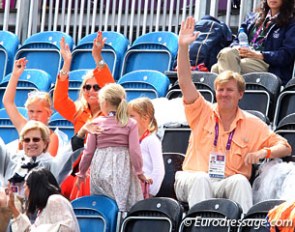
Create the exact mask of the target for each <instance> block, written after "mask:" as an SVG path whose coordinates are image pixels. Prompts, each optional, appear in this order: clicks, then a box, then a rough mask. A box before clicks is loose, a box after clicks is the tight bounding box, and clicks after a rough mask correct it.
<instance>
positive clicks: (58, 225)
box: [8, 168, 80, 232]
mask: <svg viewBox="0 0 295 232" xmlns="http://www.w3.org/2000/svg"><path fill="white" fill-rule="evenodd" d="M8 189H9V191H8V192H9V201H8V207H9V208H10V209H11V211H12V215H13V220H12V224H11V228H12V231H13V232H14V231H16V232H22V231H31V232H32V231H36V232H37V231H48V232H49V231H50V232H52V231H64V232H79V231H80V229H79V225H78V221H77V219H76V217H75V214H74V211H73V208H72V205H71V203H70V202H69V201H68V200H67V199H66V198H64V197H63V196H62V195H61V194H60V188H59V185H58V183H57V181H56V179H55V177H54V176H53V174H52V173H51V172H50V171H49V170H47V169H45V168H36V169H33V170H32V171H30V172H29V174H28V175H27V176H26V179H25V183H24V191H25V196H26V198H27V207H26V208H27V213H32V214H34V213H37V218H36V220H35V222H34V223H33V224H31V222H30V220H29V218H28V216H27V215H26V214H22V213H20V212H19V210H18V209H17V207H16V206H15V204H14V202H15V201H14V193H13V192H12V190H11V188H10V186H9V188H8Z"/></svg>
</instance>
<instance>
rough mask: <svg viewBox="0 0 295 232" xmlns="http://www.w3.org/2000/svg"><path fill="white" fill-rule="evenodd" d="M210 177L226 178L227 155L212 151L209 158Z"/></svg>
mask: <svg viewBox="0 0 295 232" xmlns="http://www.w3.org/2000/svg"><path fill="white" fill-rule="evenodd" d="M208 170H209V177H210V178H214V179H224V176H225V174H224V173H225V155H224V154H218V153H215V152H212V153H211V154H210V159H209V169H208Z"/></svg>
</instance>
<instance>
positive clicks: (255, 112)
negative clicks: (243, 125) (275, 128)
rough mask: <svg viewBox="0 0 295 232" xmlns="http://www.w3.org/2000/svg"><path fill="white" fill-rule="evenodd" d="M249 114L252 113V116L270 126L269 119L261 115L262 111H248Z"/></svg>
mask: <svg viewBox="0 0 295 232" xmlns="http://www.w3.org/2000/svg"><path fill="white" fill-rule="evenodd" d="M247 112H248V113H250V114H253V115H254V116H256V117H257V118H259V119H261V120H262V121H263V122H265V123H266V124H267V125H269V124H270V121H269V118H268V117H267V116H266V115H265V114H263V113H261V112H260V111H257V110H247Z"/></svg>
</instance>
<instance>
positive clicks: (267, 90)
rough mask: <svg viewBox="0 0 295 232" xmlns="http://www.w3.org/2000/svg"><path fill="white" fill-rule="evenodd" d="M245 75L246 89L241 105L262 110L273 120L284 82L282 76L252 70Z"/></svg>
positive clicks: (247, 108)
mask: <svg viewBox="0 0 295 232" xmlns="http://www.w3.org/2000/svg"><path fill="white" fill-rule="evenodd" d="M243 77H244V79H245V82H246V91H245V94H244V97H243V98H242V99H241V101H240V107H241V108H242V109H246V110H258V111H261V112H262V113H264V114H265V115H267V116H268V118H269V119H270V120H271V121H272V120H273V118H274V112H275V106H276V100H277V97H278V95H279V92H280V88H281V84H282V82H281V80H280V78H279V77H277V76H276V75H275V74H273V73H269V72H251V73H247V74H244V75H243ZM254 99H255V100H254ZM253 100H254V101H253ZM263 106H264V107H263Z"/></svg>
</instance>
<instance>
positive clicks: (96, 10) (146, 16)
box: [0, 0, 259, 42]
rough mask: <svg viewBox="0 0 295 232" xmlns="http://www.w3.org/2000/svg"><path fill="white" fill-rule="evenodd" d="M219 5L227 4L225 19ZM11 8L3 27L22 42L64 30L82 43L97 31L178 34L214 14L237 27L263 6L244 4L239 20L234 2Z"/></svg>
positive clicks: (121, 0)
mask: <svg viewBox="0 0 295 232" xmlns="http://www.w3.org/2000/svg"><path fill="white" fill-rule="evenodd" d="M220 1H222V2H223V3H224V1H227V5H226V6H227V7H226V10H225V11H224V14H222V15H220V10H219V7H218V6H219V3H220ZM6 2H7V4H6V5H5V10H4V12H3V13H1V15H0V25H2V28H3V30H10V31H12V32H14V33H16V34H17V35H18V36H19V38H20V39H21V41H24V40H25V39H26V38H27V37H29V36H30V35H32V34H34V33H37V32H40V31H45V30H59V31H63V32H65V33H67V34H70V35H71V36H72V37H73V38H74V41H75V42H77V41H79V40H80V39H81V38H82V37H83V36H84V35H86V34H89V33H93V32H95V31H98V30H101V31H104V30H112V31H117V32H121V33H122V34H124V35H126V36H127V38H128V39H129V40H130V41H133V40H134V38H136V37H138V36H140V35H142V34H145V33H147V32H149V31H161V30H166V31H172V32H175V33H178V30H179V25H180V22H181V21H182V20H184V19H185V18H186V17H187V16H188V15H194V17H195V18H196V19H197V20H198V19H200V18H201V17H202V16H204V15H205V14H210V15H212V16H215V17H218V18H220V19H221V20H223V21H225V22H226V23H227V24H228V25H230V26H238V25H240V23H241V21H242V20H243V19H244V17H245V14H246V13H247V12H250V11H252V10H253V9H255V8H256V6H257V4H258V2H259V0H241V7H240V11H239V14H235V15H233V14H232V8H231V1H230V0H18V1H17V5H16V9H14V10H11V7H10V4H9V3H10V2H9V1H8V0H6Z"/></svg>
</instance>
